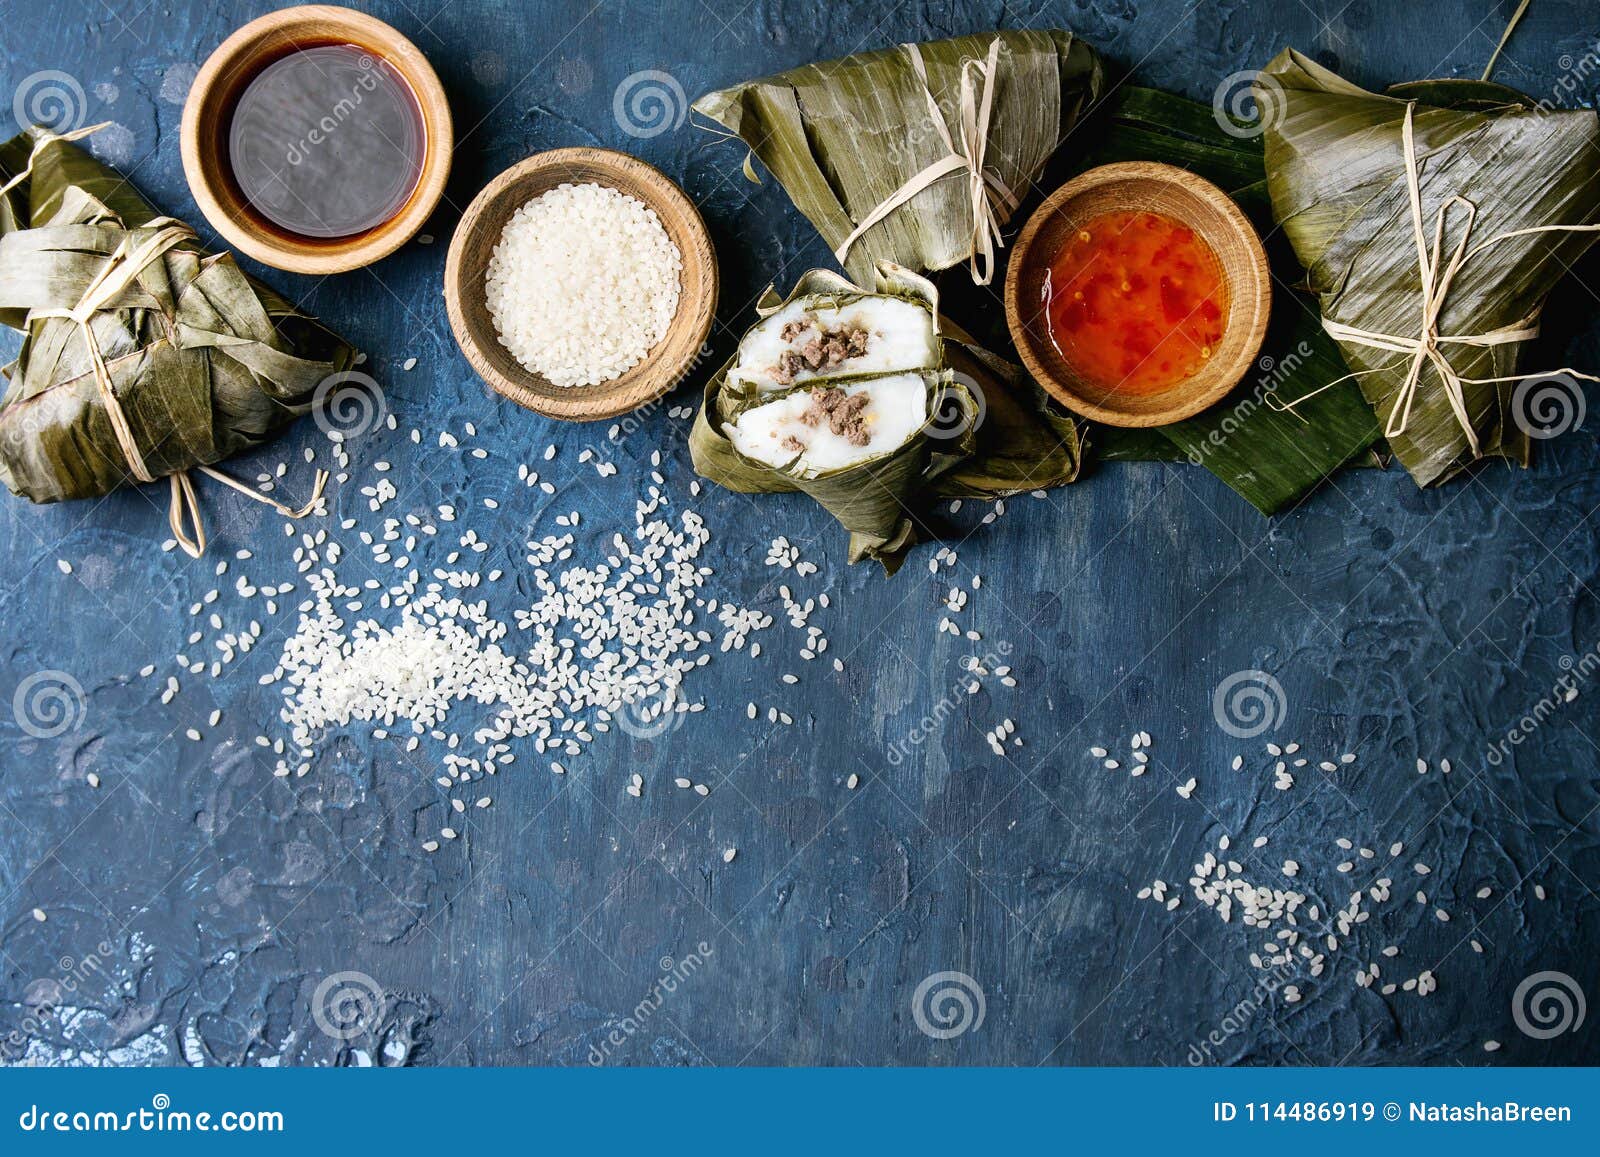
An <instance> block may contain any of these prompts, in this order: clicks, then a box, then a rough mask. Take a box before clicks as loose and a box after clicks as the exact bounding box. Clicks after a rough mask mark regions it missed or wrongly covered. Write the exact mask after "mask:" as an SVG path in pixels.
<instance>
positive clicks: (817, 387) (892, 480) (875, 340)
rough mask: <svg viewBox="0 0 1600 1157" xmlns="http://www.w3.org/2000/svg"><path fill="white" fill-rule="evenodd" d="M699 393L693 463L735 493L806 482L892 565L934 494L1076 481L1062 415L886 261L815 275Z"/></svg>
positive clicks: (860, 543) (930, 293) (916, 281)
mask: <svg viewBox="0 0 1600 1157" xmlns="http://www.w3.org/2000/svg"><path fill="white" fill-rule="evenodd" d="M758 312H759V313H760V314H761V316H762V320H761V321H760V322H758V323H757V325H756V326H755V327H754V328H752V329H751V330H750V332H749V333H748V334H746V336H745V338H744V339H743V340H742V341H741V342H740V344H739V348H738V350H737V351H735V353H734V355H733V357H732V358H730V359H729V361H728V364H727V365H725V366H724V367H723V368H722V369H721V370H720V371H719V372H718V373H717V374H715V375H714V376H713V377H712V379H711V381H710V382H709V383H708V384H707V386H706V390H705V398H704V404H703V405H702V407H701V410H700V414H699V416H698V417H697V418H696V420H695V425H694V430H693V432H692V433H691V434H690V438H689V450H690V454H691V456H692V457H693V460H694V465H695V469H696V470H697V471H699V472H700V474H701V475H702V476H704V477H706V478H708V479H709V480H711V481H712V482H715V483H717V484H718V485H720V486H723V487H725V488H727V489H729V490H735V491H740V492H742V493H749V494H776V493H785V492H794V491H800V492H803V493H805V494H807V495H809V496H810V497H812V498H813V499H815V500H816V501H817V502H818V503H820V504H821V505H822V506H823V507H824V508H826V509H827V510H828V512H829V513H830V514H832V515H833V516H834V517H835V518H836V519H837V520H838V521H839V522H840V523H841V524H842V525H843V526H844V527H845V529H846V530H848V531H849V532H850V561H851V562H859V561H860V560H861V559H863V558H875V559H877V560H878V561H879V562H881V563H882V564H883V567H884V569H885V570H886V571H888V572H889V573H890V574H893V573H894V571H895V570H896V569H898V567H899V566H900V563H901V562H902V561H903V560H904V557H905V553H906V551H907V550H908V549H909V548H910V547H911V546H912V545H914V544H915V542H916V541H917V539H918V537H919V524H920V523H921V522H922V518H921V516H922V514H923V512H924V510H925V508H926V505H927V503H928V502H930V501H931V500H932V499H934V498H937V497H987V498H998V497H1003V496H1005V495H1007V494H1015V493H1018V492H1019V491H1024V490H1035V489H1040V488H1043V487H1049V486H1057V485H1061V484H1063V483H1066V482H1070V481H1072V480H1073V479H1074V478H1076V477H1077V472H1078V463H1079V447H1078V435H1077V429H1076V426H1075V424H1074V423H1073V421H1072V419H1071V417H1070V416H1068V415H1066V414H1064V413H1062V412H1061V411H1060V410H1058V409H1055V408H1054V406H1053V405H1052V404H1051V403H1050V402H1049V401H1048V399H1047V398H1046V397H1045V395H1044V393H1043V391H1041V390H1039V388H1038V387H1037V386H1036V385H1034V384H1033V382H1032V381H1030V380H1028V379H1027V378H1026V376H1025V375H1024V374H1023V373H1022V372H1021V370H1020V369H1018V368H1017V367H1015V366H1011V365H1010V364H1009V363H1006V362H1004V361H1002V360H1001V359H999V358H996V357H994V356H993V355H991V354H989V353H987V351H983V350H980V349H978V348H977V347H975V346H972V345H971V344H970V342H968V341H967V340H966V338H965V335H958V334H942V333H941V332H940V331H941V322H940V319H939V316H938V296H937V293H936V292H935V290H934V288H933V286H932V284H931V283H929V282H928V281H926V280H925V279H923V278H921V277H918V276H916V275H914V274H912V273H911V272H910V271H909V270H905V269H900V268H898V267H895V266H890V265H884V266H883V267H882V268H881V269H880V271H879V278H878V285H877V289H876V292H868V291H866V290H863V289H861V288H859V287H857V286H856V285H853V284H852V283H850V282H849V281H846V280H845V279H844V278H842V277H840V276H839V275H837V274H834V273H829V272H827V271H824V270H812V271H810V272H809V273H806V274H805V275H803V276H802V277H801V278H800V281H799V284H798V285H797V286H796V287H795V289H794V291H793V292H792V293H791V294H790V295H789V297H788V298H786V299H782V300H780V299H779V298H778V297H777V295H776V294H775V293H774V292H772V291H771V290H769V291H768V293H767V295H766V296H765V297H764V298H763V300H762V302H761V304H760V305H759V306H758Z"/></svg>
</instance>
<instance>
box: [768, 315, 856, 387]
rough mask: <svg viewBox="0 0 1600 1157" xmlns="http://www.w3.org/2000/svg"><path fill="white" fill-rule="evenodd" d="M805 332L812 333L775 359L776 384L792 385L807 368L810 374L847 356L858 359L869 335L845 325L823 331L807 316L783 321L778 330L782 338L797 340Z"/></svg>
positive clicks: (790, 340) (836, 365)
mask: <svg viewBox="0 0 1600 1157" xmlns="http://www.w3.org/2000/svg"><path fill="white" fill-rule="evenodd" d="M807 332H810V333H812V334H813V335H814V336H813V337H812V338H811V340H810V341H807V342H806V343H805V344H804V345H802V346H800V347H799V348H798V349H792V350H785V351H784V352H783V354H782V356H780V357H779V358H778V367H777V370H776V371H775V372H774V373H773V375H772V377H773V380H774V381H776V382H777V383H778V384H779V385H780V386H788V385H793V384H794V379H795V375H796V374H799V373H801V372H803V371H806V370H809V371H811V372H812V373H816V372H819V371H826V370H831V369H835V368H837V367H838V366H840V365H842V364H843V363H844V362H845V361H846V360H847V359H849V358H858V357H860V356H861V355H862V354H864V353H866V352H867V344H868V341H869V336H870V335H869V334H868V333H867V331H866V330H864V329H857V328H848V329H835V330H827V329H822V328H821V327H819V326H818V325H817V324H816V323H815V322H814V321H812V320H811V319H809V318H801V319H799V320H796V321H791V322H789V323H787V324H786V325H785V326H784V327H783V330H782V332H781V336H782V338H783V340H784V341H788V342H792V341H797V340H799V339H800V338H801V337H803V336H804V335H805V334H806V333H807Z"/></svg>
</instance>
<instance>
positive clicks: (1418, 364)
mask: <svg viewBox="0 0 1600 1157" xmlns="http://www.w3.org/2000/svg"><path fill="white" fill-rule="evenodd" d="M1415 109H1416V102H1415V101H1411V102H1409V103H1408V104H1407V105H1406V112H1405V120H1404V121H1403V122H1402V123H1401V141H1402V150H1403V153H1404V159H1405V170H1406V194H1407V200H1408V202H1409V206H1410V210H1411V213H1410V216H1411V231H1412V238H1413V240H1414V242H1415V244H1416V249H1417V271H1418V275H1419V279H1420V282H1421V289H1422V293H1421V301H1420V324H1419V328H1418V333H1417V334H1416V335H1415V336H1412V335H1410V334H1386V333H1380V332H1377V331H1375V330H1368V329H1361V328H1359V327H1357V326H1352V325H1346V324H1345V323H1343V322H1340V321H1335V320H1333V319H1332V318H1327V317H1324V318H1323V319H1322V327H1323V329H1325V330H1326V331H1327V333H1328V335H1329V336H1330V337H1332V338H1334V339H1335V340H1336V341H1345V342H1351V343H1353V344H1355V345H1361V346H1366V347H1368V348H1371V349H1382V350H1392V351H1394V352H1395V353H1402V354H1409V355H1411V360H1410V365H1409V368H1408V369H1407V371H1406V376H1405V379H1404V380H1403V381H1402V382H1401V384H1400V389H1399V390H1398V391H1396V393H1395V398H1394V405H1393V406H1392V407H1391V408H1390V410H1389V416H1388V418H1387V420H1386V421H1385V423H1384V431H1383V432H1384V436H1385V437H1388V438H1393V437H1396V436H1398V435H1400V434H1404V433H1405V431H1406V426H1407V425H1408V424H1409V422H1410V420H1411V410H1412V407H1413V406H1414V404H1415V402H1416V396H1417V390H1418V388H1419V386H1420V384H1421V381H1422V370H1423V367H1424V366H1425V365H1432V366H1433V368H1434V370H1435V371H1436V372H1437V374H1438V376H1439V380H1440V382H1441V383H1442V384H1443V388H1444V392H1445V398H1446V400H1447V401H1448V402H1449V404H1450V412H1451V414H1452V416H1454V418H1455V420H1456V423H1457V425H1459V426H1460V427H1461V431H1462V433H1463V434H1464V435H1465V436H1466V440H1467V445H1468V446H1469V447H1470V448H1471V451H1472V456H1473V457H1474V458H1477V457H1479V456H1480V455H1481V446H1480V444H1479V442H1478V434H1477V431H1476V430H1474V429H1473V425H1472V416H1471V415H1470V414H1468V412H1467V404H1466V392H1465V390H1464V389H1463V388H1462V387H1463V386H1467V385H1493V384H1495V383H1498V382H1514V381H1520V380H1522V379H1523V378H1524V377H1526V376H1527V375H1526V374H1512V375H1508V376H1505V377H1494V378H1467V377H1462V376H1461V375H1460V374H1458V373H1457V372H1456V370H1455V367H1454V366H1452V365H1451V363H1450V359H1449V358H1448V357H1446V356H1445V354H1444V351H1443V350H1442V349H1441V348H1440V347H1441V346H1444V345H1464V346H1474V347H1478V348H1484V347H1489V346H1498V345H1509V344H1513V343H1516V342H1524V341H1528V340H1530V339H1532V338H1535V337H1538V336H1539V312H1540V309H1541V308H1542V306H1538V307H1535V308H1534V309H1533V310H1532V312H1530V313H1529V314H1528V315H1527V316H1526V317H1523V318H1520V319H1518V320H1517V321H1514V322H1511V323H1510V324H1508V325H1502V326H1498V327H1496V328H1495V329H1492V330H1489V331H1487V332H1485V333H1479V334H1441V333H1440V332H1439V317H1440V315H1441V314H1442V313H1443V312H1444V305H1445V300H1446V298H1447V297H1448V296H1449V293H1450V288H1451V286H1452V285H1453V284H1454V282H1455V279H1456V276H1457V275H1458V274H1459V273H1460V271H1461V267H1462V266H1463V265H1465V264H1466V263H1467V262H1468V261H1470V260H1471V259H1472V258H1473V257H1475V256H1476V255H1477V254H1479V253H1481V252H1483V251H1484V250H1486V249H1488V248H1490V247H1491V246H1494V245H1498V244H1499V243H1501V242H1502V241H1507V240H1510V239H1511V238H1513V237H1526V236H1529V235H1531V234H1535V233H1593V232H1600V224H1597V225H1538V226H1533V227H1531V228H1527V229H1513V230H1511V231H1509V232H1505V233H1499V234H1496V235H1495V236H1493V237H1491V238H1489V239H1488V240H1487V241H1484V242H1481V243H1480V244H1478V245H1473V246H1471V247H1470V248H1469V245H1471V241H1472V227H1473V224H1474V222H1475V221H1476V219H1477V215H1478V207H1477V206H1476V205H1474V204H1473V203H1472V202H1471V201H1469V200H1468V199H1467V198H1465V197H1462V196H1459V195H1458V196H1453V197H1451V198H1450V199H1449V200H1447V201H1445V203H1444V204H1443V205H1441V206H1440V207H1439V213H1438V216H1437V217H1436V218H1435V220H1434V228H1433V244H1432V246H1431V247H1430V246H1429V244H1428V238H1427V233H1426V231H1425V228H1424V224H1423V217H1422V184H1421V178H1420V175H1419V170H1418V166H1417V152H1416V133H1415V129H1414V125H1413V120H1414V113H1415ZM1458 205H1459V206H1461V207H1462V208H1464V209H1465V210H1466V221H1465V224H1464V225H1463V227H1462V229H1461V238H1460V240H1459V241H1458V242H1456V245H1455V248H1454V249H1453V250H1452V251H1451V253H1450V256H1449V260H1448V261H1446V260H1445V259H1444V234H1445V227H1446V225H1447V224H1448V221H1449V215H1450V210H1451V209H1452V208H1453V207H1455V206H1458ZM1389 368H1392V367H1382V368H1379V369H1373V370H1360V371H1357V372H1356V373H1352V374H1346V375H1344V376H1343V377H1341V378H1336V379H1334V380H1333V381H1331V382H1329V383H1328V384H1327V385H1325V386H1321V387H1319V388H1318V389H1315V390H1312V391H1311V392H1310V393H1307V394H1304V395H1302V396H1301V397H1299V398H1296V399H1295V400H1294V401H1293V402H1281V401H1279V400H1278V399H1277V398H1275V397H1274V398H1269V399H1268V405H1270V406H1271V407H1272V408H1273V409H1275V410H1280V411H1282V410H1291V411H1292V410H1293V409H1294V408H1295V406H1297V405H1299V404H1300V403H1301V402H1304V401H1306V400H1307V399H1309V398H1312V397H1314V396H1316V395H1317V394H1320V393H1322V392H1323V391H1324V390H1328V389H1332V388H1333V387H1334V386H1336V385H1338V384H1339V383H1341V382H1347V381H1350V380H1351V379H1352V378H1359V377H1362V376H1364V375H1366V374H1374V373H1383V372H1387V369H1389ZM1547 373H1548V374H1568V375H1571V376H1572V377H1575V378H1582V379H1583V380H1585V381H1590V382H1595V381H1600V377H1595V376H1593V375H1591V374H1585V373H1581V372H1580V371H1578V370H1575V369H1572V368H1571V367H1569V366H1564V367H1562V368H1561V369H1557V370H1549V371H1547Z"/></svg>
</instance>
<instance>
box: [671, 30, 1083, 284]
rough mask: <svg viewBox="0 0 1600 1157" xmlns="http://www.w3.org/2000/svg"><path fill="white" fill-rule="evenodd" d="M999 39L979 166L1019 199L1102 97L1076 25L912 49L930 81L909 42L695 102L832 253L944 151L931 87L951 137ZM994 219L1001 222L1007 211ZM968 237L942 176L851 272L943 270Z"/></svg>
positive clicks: (952, 180)
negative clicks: (970, 75)
mask: <svg viewBox="0 0 1600 1157" xmlns="http://www.w3.org/2000/svg"><path fill="white" fill-rule="evenodd" d="M996 39H998V40H999V42H1000V47H1001V53H1000V60H999V68H998V72H999V76H998V77H997V78H996V83H995V85H994V89H993V113H992V118H991V120H990V127H989V134H988V140H987V147H986V149H985V153H984V165H985V168H986V169H988V170H989V171H991V172H992V173H993V174H994V175H995V176H996V177H998V178H999V180H1000V181H1002V182H1004V185H1005V187H1006V188H1008V189H1009V190H1011V191H1012V192H1013V193H1014V194H1015V195H1016V196H1017V197H1018V198H1019V199H1020V198H1021V197H1022V196H1023V195H1024V194H1025V193H1026V192H1027V189H1028V187H1029V186H1030V185H1031V184H1032V182H1033V181H1034V179H1035V178H1037V177H1038V175H1039V172H1040V170H1041V169H1042V168H1043V167H1044V164H1045V161H1046V160H1048V159H1049V157H1050V154H1051V153H1053V152H1055V150H1056V148H1057V146H1059V145H1060V144H1061V142H1062V141H1063V140H1065V139H1066V136H1067V134H1068V133H1069V132H1071V131H1072V128H1073V126H1074V125H1075V124H1076V123H1077V119H1078V116H1079V114H1080V113H1081V112H1082V111H1083V110H1084V109H1086V108H1087V107H1088V106H1089V105H1090V104H1092V103H1093V102H1094V100H1095V98H1096V97H1097V96H1098V95H1099V92H1100V84H1101V79H1102V74H1101V66H1100V59H1099V57H1098V56H1097V55H1096V54H1095V52H1094V50H1093V49H1092V48H1090V47H1089V46H1088V45H1087V44H1085V43H1084V42H1083V41H1082V40H1080V39H1078V38H1077V37H1076V36H1074V35H1073V34H1072V33H1070V32H1065V31H1062V30H1059V29H1048V30H1042V31H1017V30H1007V31H1000V32H989V33H984V34H982V35H978V36H960V37H956V38H954V39H951V40H937V41H932V42H928V43H924V44H920V45H918V49H919V51H920V52H921V54H922V58H923V60H924V62H925V63H926V66H927V75H928V88H927V89H925V88H924V87H923V84H922V82H921V81H920V80H919V79H918V77H917V75H916V72H915V70H914V68H913V65H912V60H911V57H910V55H909V54H908V53H907V51H906V50H905V49H904V48H903V47H895V48H890V49H884V50H880V51H876V52H863V53H858V54H856V55H854V56H847V57H844V58H843V59H841V60H830V61H823V62H821V63H816V64H807V65H803V66H802V67H800V68H795V69H791V70H789V71H788V72H784V73H780V74H778V75H777V76H772V77H767V78H765V79H761V80H753V81H747V82H745V83H743V84H739V85H735V86H734V87H732V88H726V89H722V90H720V91H718V92H713V93H709V94H708V95H706V96H703V97H701V98H700V99H699V100H698V101H696V102H695V105H694V109H695V111H696V112H698V113H700V114H701V115H703V116H705V117H707V118H709V119H710V120H712V121H714V122H716V123H718V124H720V125H722V126H723V127H724V128H725V129H727V130H728V131H729V132H730V133H732V134H734V135H736V136H738V137H740V138H742V139H743V141H744V143H745V144H746V145H747V146H748V147H749V148H750V150H751V151H752V152H754V153H755V155H756V156H758V157H760V158H761V161H762V163H763V164H764V165H766V167H767V168H768V169H769V170H771V172H772V173H773V175H774V176H776V177H777V178H778V181H779V182H780V183H781V184H782V185H783V187H784V188H785V189H786V190H787V191H788V193H789V197H790V199H791V200H792V201H793V202H794V204H795V207H796V208H797V209H799V210H800V212H801V213H803V214H805V216H806V218H807V219H808V220H810V222H811V223H812V224H813V225H814V226H816V229H817V232H818V233H820V234H821V235H822V237H823V239H824V240H825V241H827V243H828V246H829V247H830V248H832V249H835V250H837V249H838V248H839V246H840V245H841V244H843V242H844V241H845V239H846V238H847V237H849V235H850V233H851V232H852V231H853V230H854V229H855V227H856V224H857V223H858V222H860V221H863V220H865V219H866V218H867V216H868V215H869V214H871V213H872V212H873V210H874V209H876V208H878V206H880V205H882V204H883V203H884V202H885V201H887V200H888V199H889V198H890V197H891V196H892V195H893V194H894V193H895V192H896V191H897V190H899V189H900V187H901V186H902V185H903V184H904V183H905V182H906V181H907V180H908V179H909V178H911V177H913V176H915V175H916V174H917V173H919V172H921V171H922V170H923V169H925V168H926V167H927V166H929V165H930V164H933V163H935V162H938V161H941V160H943V159H944V158H946V157H947V156H948V155H949V149H948V147H947V146H946V145H945V142H944V138H943V136H942V135H941V134H940V132H939V130H938V126H937V124H936V123H935V121H934V120H933V118H932V115H931V113H930V110H929V108H928V101H927V93H928V92H929V91H931V92H932V94H933V96H934V97H935V99H936V100H937V101H938V104H939V109H940V111H941V113H942V114H943V117H944V122H945V124H946V125H948V126H950V128H951V133H952V135H953V136H954V137H955V139H956V140H959V139H960V130H959V125H960V116H959V105H960V90H961V81H962V71H963V65H964V62H967V61H974V60H976V61H982V60H984V59H985V57H986V56H987V54H988V52H989V49H990V46H991V45H992V44H993V43H994V41H995V40H996ZM746 172H747V174H748V173H749V169H748V163H747V167H746ZM999 216H1000V218H1001V223H1002V224H1003V223H1004V218H1005V217H1006V216H1007V214H1006V212H1005V211H1004V210H1002V211H1000V213H999ZM973 232H974V222H973V220H972V206H971V200H970V193H969V191H968V187H967V182H966V181H965V180H964V179H961V178H960V176H951V177H947V178H945V179H943V180H940V181H938V182H936V183H934V184H933V185H931V186H929V187H928V188H926V189H924V190H923V191H922V192H920V193H918V194H917V195H916V196H915V197H913V198H912V199H911V200H910V201H908V202H906V203H905V204H903V205H901V206H900V207H899V208H898V209H896V210H895V211H893V212H892V213H890V214H889V215H888V216H887V217H886V218H884V219H883V220H882V221H881V222H879V223H878V224H877V225H875V226H873V227H872V228H871V229H869V230H867V232H866V233H864V234H863V235H862V237H861V238H860V240H858V241H857V242H856V243H855V245H854V246H853V247H852V248H851V250H850V253H849V255H848V258H847V260H846V261H845V263H844V264H845V269H846V271H847V272H849V274H850V275H851V276H852V277H853V278H854V279H855V280H856V281H857V282H859V283H861V284H863V285H865V284H867V283H869V282H870V281H871V279H872V277H873V276H874V274H875V272H876V268H877V263H878V262H880V261H891V262H894V263H896V264H899V265H903V266H907V267H910V268H912V269H916V270H919V271H931V270H939V269H948V268H950V267H951V266H953V265H958V264H960V263H961V262H963V261H966V260H968V259H969V258H971V257H972V256H973V248H974V247H973Z"/></svg>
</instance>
